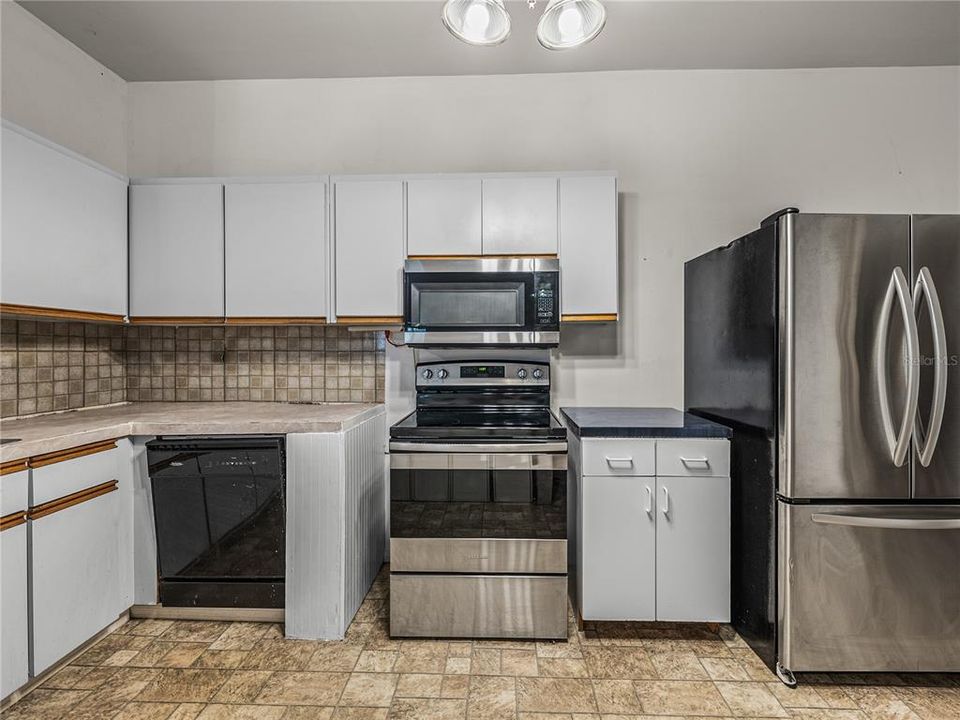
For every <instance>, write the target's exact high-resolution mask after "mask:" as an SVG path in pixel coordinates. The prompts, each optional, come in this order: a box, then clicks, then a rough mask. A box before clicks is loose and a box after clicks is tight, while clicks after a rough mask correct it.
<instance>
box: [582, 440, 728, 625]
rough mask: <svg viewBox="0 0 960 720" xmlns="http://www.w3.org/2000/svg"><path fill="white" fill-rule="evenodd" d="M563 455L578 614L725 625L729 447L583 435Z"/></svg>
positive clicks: (704, 442)
mask: <svg viewBox="0 0 960 720" xmlns="http://www.w3.org/2000/svg"><path fill="white" fill-rule="evenodd" d="M570 452H571V454H572V455H573V456H574V457H572V458H571V461H570V467H571V468H574V477H571V483H573V485H574V490H573V491H572V497H573V498H576V508H575V511H574V513H573V515H572V517H573V523H574V525H575V528H574V530H573V532H571V538H572V541H573V543H574V545H575V550H574V556H575V557H576V558H577V563H576V564H577V569H576V575H577V577H576V582H575V583H574V584H573V587H574V588H575V594H576V597H575V602H576V605H577V608H578V610H579V612H580V616H581V617H582V618H583V619H585V620H657V621H675V622H728V621H729V618H730V477H729V442H728V441H727V440H725V439H708V438H684V439H656V440H655V439H635V438H629V439H626V438H600V437H586V438H582V439H581V440H580V442H572V443H571V444H570ZM579 468H582V470H580V469H579Z"/></svg>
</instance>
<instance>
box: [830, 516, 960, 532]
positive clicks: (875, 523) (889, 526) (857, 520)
mask: <svg viewBox="0 0 960 720" xmlns="http://www.w3.org/2000/svg"><path fill="white" fill-rule="evenodd" d="M811 519H812V520H813V521H814V522H815V523H819V524H820V525H845V526H847V527H863V528H880V529H883V530H960V515H958V516H957V517H931V518H905V517H894V516H884V515H844V514H842V513H814V514H813V515H812V516H811Z"/></svg>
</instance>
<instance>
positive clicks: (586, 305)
mask: <svg viewBox="0 0 960 720" xmlns="http://www.w3.org/2000/svg"><path fill="white" fill-rule="evenodd" d="M617 234H618V231H617V178H616V177H615V176H613V175H603V176H570V177H561V178H560V288H561V294H562V299H561V304H560V309H561V320H563V321H564V322H578V321H579V322H583V321H588V322H600V321H610V320H616V319H617V313H618V312H619V310H618V307H619V306H618V292H619V285H618V258H617V247H618V242H617Z"/></svg>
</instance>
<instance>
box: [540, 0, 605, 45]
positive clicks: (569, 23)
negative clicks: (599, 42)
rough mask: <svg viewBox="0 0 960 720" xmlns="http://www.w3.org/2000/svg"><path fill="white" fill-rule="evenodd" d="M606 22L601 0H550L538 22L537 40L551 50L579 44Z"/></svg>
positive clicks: (601, 28)
mask: <svg viewBox="0 0 960 720" xmlns="http://www.w3.org/2000/svg"><path fill="white" fill-rule="evenodd" d="M606 22H607V10H606V8H604V7H603V4H602V3H601V2H600V0H550V2H549V3H548V4H547V9H546V10H544V11H543V15H542V16H541V17H540V22H539V23H537V40H539V41H540V44H541V45H543V46H544V47H545V48H547V49H549V50H566V49H567V48H575V47H579V46H580V45H583V44H585V43H588V42H590V41H591V40H593V39H594V38H595V37H596V36H597V35H599V34H600V31H601V30H603V25H604V23H606Z"/></svg>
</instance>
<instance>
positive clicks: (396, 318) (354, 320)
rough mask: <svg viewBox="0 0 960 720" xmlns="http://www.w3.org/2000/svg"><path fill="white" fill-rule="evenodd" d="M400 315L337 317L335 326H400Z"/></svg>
mask: <svg viewBox="0 0 960 720" xmlns="http://www.w3.org/2000/svg"><path fill="white" fill-rule="evenodd" d="M402 324H403V317H402V316H400V315H380V316H377V315H338V316H337V325H402Z"/></svg>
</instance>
